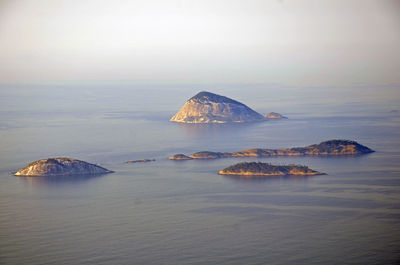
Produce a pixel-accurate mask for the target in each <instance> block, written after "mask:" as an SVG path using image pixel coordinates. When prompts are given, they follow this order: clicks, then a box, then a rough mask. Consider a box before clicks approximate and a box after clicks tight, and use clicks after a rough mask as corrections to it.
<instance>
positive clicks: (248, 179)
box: [222, 175, 314, 182]
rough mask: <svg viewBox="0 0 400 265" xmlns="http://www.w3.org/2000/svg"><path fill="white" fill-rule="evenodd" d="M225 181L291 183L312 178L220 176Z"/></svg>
mask: <svg viewBox="0 0 400 265" xmlns="http://www.w3.org/2000/svg"><path fill="white" fill-rule="evenodd" d="M222 176H223V177H225V178H227V179H231V180H234V181H238V182H265V181H293V180H306V179H308V178H311V177H314V176H304V175H303V176H302V175H283V176H265V175H264V176H263V175H254V176H251V177H250V176H243V175H222Z"/></svg>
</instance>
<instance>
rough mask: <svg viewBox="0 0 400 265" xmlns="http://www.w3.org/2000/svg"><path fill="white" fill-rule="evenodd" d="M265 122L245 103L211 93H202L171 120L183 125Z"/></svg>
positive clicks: (193, 98) (190, 100) (187, 103)
mask: <svg viewBox="0 0 400 265" xmlns="http://www.w3.org/2000/svg"><path fill="white" fill-rule="evenodd" d="M262 120H265V119H264V117H263V116H262V115H261V114H259V113H257V112H256V111H254V110H252V109H250V108H249V107H247V106H246V105H244V104H243V103H240V102H238V101H235V100H233V99H230V98H227V97H224V96H220V95H216V94H213V93H210V92H200V93H198V94H197V95H195V96H194V97H192V98H191V99H189V100H188V101H187V102H186V103H185V105H183V107H182V108H181V109H180V110H179V111H178V112H177V113H176V114H175V115H174V116H173V117H172V118H171V119H170V121H172V122H181V123H231V122H255V121H262Z"/></svg>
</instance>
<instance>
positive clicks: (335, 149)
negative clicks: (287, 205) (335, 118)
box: [169, 140, 374, 160]
mask: <svg viewBox="0 0 400 265" xmlns="http://www.w3.org/2000/svg"><path fill="white" fill-rule="evenodd" d="M372 152H374V150H372V149H370V148H368V147H366V146H364V145H361V144H359V143H357V142H355V141H350V140H329V141H325V142H321V143H319V144H313V145H309V146H306V147H294V148H287V149H262V148H254V149H247V150H242V151H237V152H233V153H228V152H210V151H202V152H197V153H194V154H192V155H189V156H186V155H184V154H179V155H177V157H175V156H172V157H170V158H169V159H171V160H189V159H216V158H226V157H255V158H257V157H270V156H345V155H347V156H348V155H362V154H368V153H372Z"/></svg>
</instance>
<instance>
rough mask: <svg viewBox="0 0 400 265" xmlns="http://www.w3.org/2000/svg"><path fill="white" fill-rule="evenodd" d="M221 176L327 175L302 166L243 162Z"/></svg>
mask: <svg viewBox="0 0 400 265" xmlns="http://www.w3.org/2000/svg"><path fill="white" fill-rule="evenodd" d="M218 174H220V175H235V176H243V177H246V178H250V177H257V176H315V175H325V173H322V172H318V171H315V170H312V169H310V168H308V167H306V166H300V165H271V164H268V163H261V162H243V163H238V164H235V165H232V166H230V167H227V168H225V169H222V170H220V171H219V172H218Z"/></svg>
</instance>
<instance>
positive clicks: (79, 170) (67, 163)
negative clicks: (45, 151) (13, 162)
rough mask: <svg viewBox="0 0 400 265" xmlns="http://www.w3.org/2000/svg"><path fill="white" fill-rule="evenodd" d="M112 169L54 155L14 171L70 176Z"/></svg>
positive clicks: (37, 174)
mask: <svg viewBox="0 0 400 265" xmlns="http://www.w3.org/2000/svg"><path fill="white" fill-rule="evenodd" d="M112 172H113V171H111V170H108V169H105V168H103V167H100V166H98V165H94V164H90V163H87V162H85V161H81V160H77V159H73V158H66V157H56V158H47V159H41V160H37V161H35V162H32V163H30V164H29V165H27V166H26V167H24V168H22V169H20V170H18V171H17V172H15V174H14V175H15V176H38V177H39V176H40V177H47V176H49V177H50V176H71V175H98V174H106V173H112Z"/></svg>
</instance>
